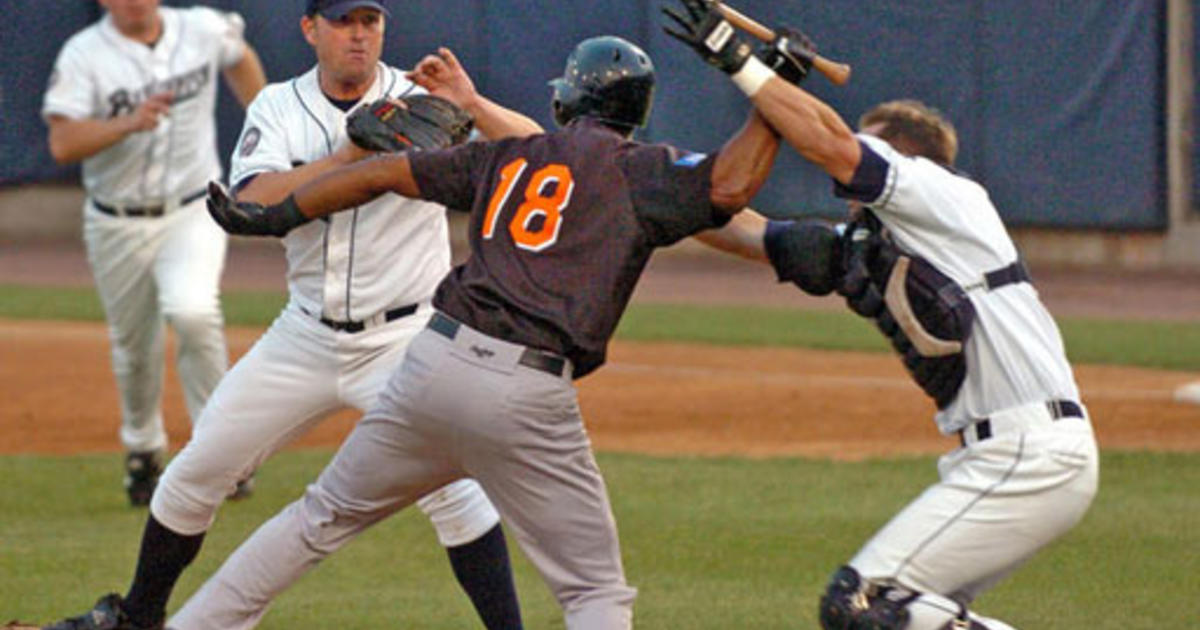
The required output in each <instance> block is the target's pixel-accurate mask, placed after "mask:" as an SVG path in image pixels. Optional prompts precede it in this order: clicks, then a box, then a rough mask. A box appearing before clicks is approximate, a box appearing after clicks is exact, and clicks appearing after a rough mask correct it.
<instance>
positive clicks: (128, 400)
mask: <svg viewBox="0 0 1200 630" xmlns="http://www.w3.org/2000/svg"><path fill="white" fill-rule="evenodd" d="M158 12H159V19H160V23H161V26H162V32H161V35H160V36H159V39H158V40H157V41H155V42H154V43H153V44H151V45H148V44H145V43H142V42H139V41H135V40H133V39H131V38H129V37H126V36H125V35H123V34H122V33H121V32H120V31H119V30H118V29H117V27H116V25H115V24H114V21H113V19H112V17H111V16H110V15H108V14H106V15H105V16H104V17H103V18H102V19H101V20H99V21H98V22H96V23H95V24H93V25H91V26H89V27H87V28H85V29H83V30H82V31H80V32H79V33H77V34H75V35H74V36H72V37H71V38H70V39H69V40H68V41H67V42H66V44H65V45H64V46H63V48H62V51H61V52H60V53H59V55H58V59H57V61H56V62H55V65H54V72H53V75H52V76H51V79H50V82H49V87H48V89H47V91H46V95H45V101H44V104H43V107H42V114H43V116H44V117H46V118H48V119H49V118H52V117H53V118H57V117H63V118H66V119H70V120H77V121H78V120H109V119H112V118H115V117H118V116H125V115H128V114H130V113H132V112H133V111H134V110H135V109H136V108H137V107H138V106H139V105H140V104H142V103H143V102H144V101H145V99H146V98H147V97H149V96H151V95H155V94H159V93H163V92H170V93H172V94H173V100H172V103H171V105H170V109H169V111H168V113H167V114H166V115H164V116H162V117H161V118H160V119H159V122H158V124H157V125H156V126H155V127H154V128H153V129H150V130H146V131H138V132H134V133H131V134H129V135H128V136H126V137H124V138H123V139H121V140H120V141H118V142H117V143H116V144H113V145H111V146H109V147H107V148H105V149H103V150H101V151H99V152H98V153H96V154H94V155H92V156H90V157H88V158H86V159H84V160H83V185H84V188H85V189H86V190H87V193H88V201H87V202H86V203H85V205H84V207H83V218H84V227H83V238H84V243H85V245H86V246H87V254H88V262H89V263H90V265H91V268H92V272H93V275H94V277H95V280H96V289H97V292H98V293H99V296H100V301H101V303H102V304H103V306H104V309H105V315H106V317H107V321H108V325H109V336H110V339H111V345H112V363H113V371H114V373H115V374H116V377H117V384H118V388H119V390H120V394H121V412H122V427H121V441H122V443H123V444H124V446H125V448H126V449H127V450H128V451H129V452H130V453H138V454H150V453H159V454H161V453H162V452H164V451H165V450H166V448H167V435H166V432H165V431H164V430H163V419H162V412H161V409H160V403H161V398H162V380H163V360H164V356H165V353H164V341H163V338H164V334H163V322H164V321H165V322H167V323H170V324H171V326H172V328H174V330H175V332H176V338H177V342H178V345H177V352H176V359H177V363H178V367H179V370H178V372H179V376H180V381H181V382H182V384H183V389H184V394H185V398H186V401H187V407H188V411H189V414H190V416H191V417H192V419H195V418H197V417H198V416H199V414H200V409H201V408H202V407H203V406H204V403H205V401H206V400H207V398H208V396H209V394H210V393H211V392H212V390H213V388H214V387H216V384H217V381H219V380H220V378H221V375H222V374H224V372H225V367H226V363H227V360H228V359H227V353H226V349H225V337H224V321H223V319H222V316H221V310H220V303H219V299H218V292H219V287H220V278H221V271H222V267H223V265H224V262H225V248H226V236H225V233H224V232H222V231H221V229H220V228H219V227H217V225H216V224H215V223H214V222H213V221H212V220H211V219H210V218H209V217H208V214H207V212H206V210H205V208H204V195H203V192H204V188H205V185H206V184H207V182H208V181H209V180H210V179H214V178H218V177H220V173H221V167H220V161H219V160H218V156H217V142H216V123H215V110H216V94H217V83H218V77H219V76H220V73H221V71H222V70H223V69H226V68H228V67H230V66H232V65H234V64H236V63H238V62H239V61H241V60H242V58H243V56H244V55H245V54H246V50H247V45H246V42H245V40H244V39H243V38H242V31H243V21H242V18H241V17H240V16H239V15H237V14H236V13H225V12H220V11H216V10H213V9H209V8H201V7H198V8H191V9H176V8H170V7H161V8H159V9H158ZM131 470H132V468H131ZM127 481H128V480H127ZM131 499H133V495H132V494H131Z"/></svg>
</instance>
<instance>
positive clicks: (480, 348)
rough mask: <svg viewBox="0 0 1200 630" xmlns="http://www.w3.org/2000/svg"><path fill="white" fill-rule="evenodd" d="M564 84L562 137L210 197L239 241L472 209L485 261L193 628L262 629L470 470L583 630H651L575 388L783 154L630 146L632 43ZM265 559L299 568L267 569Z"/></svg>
mask: <svg viewBox="0 0 1200 630" xmlns="http://www.w3.org/2000/svg"><path fill="white" fill-rule="evenodd" d="M553 85H554V94H555V96H554V108H555V115H556V116H555V117H556V120H557V122H558V123H559V124H560V125H561V126H562V129H561V130H560V131H558V132H556V133H551V134H543V135H536V136H531V137H528V138H520V139H509V140H502V141H498V142H492V143H472V144H469V145H465V146H463V147H459V148H456V149H452V150H446V151H436V152H421V153H414V154H411V155H405V154H401V155H392V156H385V157H381V158H377V159H373V160H368V161H366V162H363V163H360V164H359V165H358V166H354V167H350V168H346V169H341V170H338V171H335V172H333V173H329V174H327V175H326V176H323V177H322V178H321V179H319V180H317V181H316V182H314V183H313V184H312V185H308V186H305V187H303V188H301V189H299V190H297V191H296V192H295V194H294V195H293V196H292V197H290V198H289V199H288V200H287V201H285V202H283V203H282V204H279V205H275V206H269V207H266V208H264V207H263V206H258V205H255V204H247V203H235V202H233V201H231V200H229V199H228V198H227V197H225V196H224V195H223V194H222V193H221V191H220V190H214V191H212V192H213V195H212V198H211V199H210V205H211V212H213V214H214V215H215V216H217V217H218V221H219V222H222V223H223V224H225V225H226V226H227V229H232V230H233V231H235V232H239V233H256V232H261V231H262V230H263V229H269V230H272V231H279V230H286V229H287V228H288V226H289V225H294V224H297V223H298V222H303V221H306V220H307V219H308V218H315V217H319V216H324V215H326V214H329V213H331V212H334V211H336V210H338V209H341V208H346V207H350V206H352V205H356V204H359V203H362V202H364V201H366V200H368V199H371V198H373V197H375V196H377V195H379V194H382V193H384V192H396V193H399V194H402V195H405V196H409V197H420V198H424V199H429V200H433V201H437V202H438V203H441V204H444V205H445V206H447V207H449V208H451V209H457V210H462V211H470V213H471V218H470V224H469V231H470V232H469V240H470V245H471V257H470V258H469V259H468V260H467V261H466V262H465V263H464V264H463V265H461V266H459V267H457V268H455V269H454V270H453V271H451V273H450V274H449V275H448V276H447V277H446V279H445V280H443V281H442V283H441V285H440V286H439V287H438V290H437V294H436V296H435V297H434V306H435V307H436V309H437V312H436V313H435V314H434V315H433V318H432V319H431V320H430V323H429V326H428V328H426V330H425V331H424V332H423V333H421V334H419V335H417V337H416V338H415V339H414V340H413V342H412V344H411V345H410V346H409V350H408V354H407V355H406V357H405V360H404V362H403V364H402V365H401V366H400V368H399V369H398V370H397V372H396V373H395V374H394V375H393V377H392V378H391V380H390V382H389V383H388V385H387V387H386V388H385V389H384V391H383V393H382V394H381V396H380V399H379V402H378V403H377V404H376V406H375V408H374V409H373V410H372V411H370V412H368V413H367V415H366V416H365V417H364V419H363V420H362V421H361V422H360V423H359V425H358V426H357V427H356V428H355V430H354V431H353V433H352V434H351V435H350V437H349V438H347V441H346V443H345V444H344V445H343V446H342V448H341V450H340V451H339V452H338V454H337V456H336V457H335V458H334V460H333V462H332V463H331V464H330V465H329V466H328V467H327V468H326V470H325V471H324V472H323V473H322V474H321V476H320V478H319V479H318V480H317V482H316V483H315V484H314V485H312V486H311V487H310V488H309V489H308V491H307V493H306V494H305V496H304V497H303V498H301V499H300V500H298V501H296V502H295V503H293V504H291V505H290V506H288V507H287V508H286V509H284V511H283V512H281V513H280V514H279V515H277V516H276V517H275V518H274V519H272V520H271V521H269V522H268V523H266V524H265V525H264V526H263V527H262V528H260V529H259V530H258V531H257V532H256V533H255V534H254V535H253V536H252V537H251V538H250V539H249V540H248V541H247V542H246V543H244V544H243V545H242V547H241V548H239V549H238V550H237V551H236V552H235V553H234V554H233V556H231V557H230V559H229V560H228V561H227V562H226V566H225V567H222V568H221V569H220V570H219V571H218V573H217V574H215V575H214V576H213V578H212V579H210V580H209V581H208V583H206V584H205V585H204V586H203V587H202V588H201V589H200V590H199V591H198V592H197V594H196V595H195V596H194V597H193V598H192V600H191V601H189V602H188V603H187V604H185V606H184V608H183V609H182V610H181V611H180V612H179V614H178V615H177V616H176V617H175V618H174V619H173V620H172V626H173V627H175V628H177V630H192V629H194V628H216V627H220V628H245V627H249V626H250V625H252V624H253V622H254V621H256V620H257V619H258V617H259V616H260V615H261V614H262V611H263V609H264V608H265V606H266V604H267V603H268V602H270V601H271V599H272V598H273V597H274V596H275V595H276V594H278V593H279V592H280V591H282V590H283V589H284V588H285V587H286V586H287V585H288V584H289V583H290V582H291V581H293V580H294V579H296V578H297V577H299V576H300V575H301V574H302V573H303V572H304V570H305V569H307V568H308V567H310V566H312V565H313V564H315V563H316V562H317V561H318V560H320V559H321V558H323V557H324V556H326V555H327V554H329V553H331V552H333V551H334V550H335V549H337V548H338V547H340V546H341V545H342V544H344V543H346V542H347V541H348V540H350V539H351V538H353V537H354V536H355V535H357V534H358V533H360V532H361V531H362V530H364V529H365V528H367V527H368V526H370V525H371V524H373V523H375V522H378V521H379V520H382V519H383V518H385V517H387V516H389V515H391V514H393V513H395V512H396V511H398V510H400V509H402V508H404V507H406V506H408V505H409V504H411V503H412V502H413V501H414V500H416V499H417V498H418V497H420V496H422V495H423V494H425V493H427V492H429V491H430V490H433V489H434V488H437V487H440V486H442V485H445V484H446V483H448V482H450V481H453V480H455V479H459V478H462V477H466V476H470V477H473V478H474V479H476V480H478V481H479V483H480V484H482V485H483V487H484V489H485V491H486V492H487V494H488V496H489V497H490V498H491V499H492V501H493V503H495V505H496V507H497V509H498V510H499V512H500V514H501V517H502V518H503V519H504V521H505V522H506V526H507V527H508V528H509V529H510V530H511V531H512V532H514V533H515V535H516V538H517V540H518V542H519V543H520V545H521V547H522V549H523V550H524V551H525V553H526V555H527V556H528V557H529V559H530V560H531V561H532V562H533V564H534V565H535V566H536V567H537V569H538V570H539V571H540V572H541V574H542V577H543V578H544V579H545V580H546V583H547V584H548V585H549V586H550V588H551V590H552V591H553V592H554V595H555V597H556V598H557V599H558V601H559V603H560V604H561V606H562V608H563V611H564V615H565V618H566V626H567V627H568V628H571V629H580V628H587V629H601V628H603V629H611V628H628V627H630V626H631V624H632V605H633V600H634V596H635V590H634V589H633V588H631V587H630V586H628V585H627V584H626V582H625V575H624V570H623V568H622V566H621V558H620V551H619V547H618V542H617V531H616V525H615V523H614V521H613V515H612V511H611V509H610V507H609V502H608V497H607V491H606V490H605V485H604V480H603V478H602V477H601V475H600V472H599V470H598V469H597V467H596V462H595V459H594V457H593V455H592V450H591V444H590V442H589V439H588V436H587V432H586V430H585V429H584V426H583V421H582V417H581V415H580V411H579V405H578V401H577V397H576V391H575V387H574V385H573V384H572V380H573V379H576V378H580V377H582V376H585V375H587V374H589V373H590V372H592V371H593V370H595V369H596V368H598V367H600V365H601V364H603V363H604V359H605V350H606V346H607V343H608V340H609V338H610V337H611V335H612V333H613V329H614V328H615V326H616V324H617V321H618V319H619V318H620V316H621V313H622V312H623V311H624V309H625V306H626V304H627V302H628V300H629V297H630V294H631V293H632V291H633V288H634V284H635V283H636V282H637V279H638V277H639V276H640V275H641V271H642V269H643V267H644V265H645V264H646V262H647V260H648V259H649V257H650V254H651V252H653V250H654V249H655V248H656V247H660V246H664V245H669V244H671V243H674V242H675V241H678V240H679V239H681V238H684V237H686V236H689V235H691V234H694V233H696V232H698V231H700V230H703V229H707V228H711V227H715V226H719V225H721V224H723V223H724V222H726V221H727V220H728V218H729V216H730V215H731V214H733V213H735V212H737V211H738V210H740V209H741V208H743V207H744V206H745V205H746V203H747V202H748V201H749V200H750V198H751V197H752V196H753V195H754V193H755V192H756V191H757V190H758V188H759V186H760V185H761V184H762V183H763V181H764V180H765V178H766V175H767V172H768V171H769V168H770V165H771V163H772V161H773V159H774V156H775V153H776V150H777V148H778V140H777V138H776V136H775V134H774V133H773V132H772V131H771V130H770V129H768V128H767V127H766V126H765V125H764V124H763V122H762V120H761V119H759V118H758V117H757V114H751V117H750V120H749V121H748V122H747V124H746V125H745V126H744V127H743V128H742V129H741V130H740V131H739V132H738V133H737V134H736V135H735V136H734V137H733V138H731V139H730V140H729V141H728V142H727V143H726V144H725V146H724V147H723V148H722V149H721V150H720V151H719V152H718V153H717V154H715V155H708V156H706V155H701V154H696V153H688V152H686V151H680V150H678V149H675V148H674V147H671V146H668V145H648V144H642V143H639V142H635V141H632V140H630V139H629V136H630V135H631V133H632V132H633V130H634V129H635V128H636V127H638V126H640V125H642V124H644V122H645V120H646V117H647V115H648V113H649V109H650V103H651V99H652V93H653V86H654V71H653V66H652V65H651V62H650V59H649V58H648V57H647V55H646V54H645V53H644V52H643V51H642V50H640V49H639V48H637V47H636V46H634V45H633V44H630V43H629V42H627V41H624V40H622V39H619V38H616V37H601V38H595V39H590V40H586V41H584V42H582V43H580V44H579V46H578V47H577V48H576V49H575V51H574V52H573V53H572V54H571V56H570V58H569V59H568V62H567V67H566V71H565V72H564V75H563V77H562V78H561V79H558V80H556V81H554V82H553ZM264 557H272V558H275V559H278V558H288V559H291V560H292V562H293V566H294V571H292V572H291V573H290V574H288V575H284V576H281V577H280V576H260V575H257V574H256V573H255V572H254V571H253V567H254V566H256V565H257V564H258V559H260V558H264ZM235 565H236V566H237V567H239V568H238V570H236V571H234V570H230V567H231V566H235ZM268 577H271V578H273V580H272V579H266V578H268ZM221 592H236V593H238V594H239V595H240V597H238V598H221V597H218V596H217V595H218V594H219V593H221ZM235 599H236V601H238V602H241V603H239V604H230V602H232V601H234V600H235ZM216 601H224V602H225V603H226V608H225V609H223V610H221V609H216V608H214V607H213V605H212V604H213V603H214V602H216Z"/></svg>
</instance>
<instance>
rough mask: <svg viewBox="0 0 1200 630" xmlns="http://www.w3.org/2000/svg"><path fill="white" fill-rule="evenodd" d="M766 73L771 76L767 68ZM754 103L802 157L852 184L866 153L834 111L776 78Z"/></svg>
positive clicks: (771, 78)
mask: <svg viewBox="0 0 1200 630" xmlns="http://www.w3.org/2000/svg"><path fill="white" fill-rule="evenodd" d="M763 69H764V70H766V71H767V72H770V70H768V69H766V66H763ZM772 74H773V73H772ZM750 100H751V101H752V102H753V103H754V107H755V108H757V109H758V111H759V112H761V113H762V115H763V118H765V119H766V120H767V122H768V123H770V125H771V126H772V127H773V128H775V129H776V130H777V131H778V132H779V133H780V135H782V136H783V139H784V141H785V142H787V143H788V144H789V145H791V146H792V148H793V149H795V150H796V151H798V152H799V153H800V155H801V156H803V157H804V158H805V159H806V160H808V161H810V162H812V163H813V164H816V165H817V166H819V167H821V169H823V170H824V171H825V172H826V173H829V175H830V176H831V177H833V178H834V179H836V180H838V181H839V182H841V183H843V184H849V183H850V179H851V178H852V177H853V176H854V171H855V169H856V168H858V162H859V160H860V159H862V149H861V147H860V146H859V144H858V140H857V139H856V138H855V137H854V132H853V131H851V129H850V127H849V126H847V125H846V122H845V121H844V120H842V117H841V116H839V115H838V113H837V112H836V111H834V110H833V108H832V107H830V106H829V105H828V104H826V103H825V102H824V101H822V100H821V99H819V98H817V97H815V96H813V95H812V94H809V93H808V92H806V91H804V90H803V89H801V88H799V87H796V86H795V85H792V84H791V83H788V82H787V81H784V80H782V79H780V78H779V77H776V76H772V77H770V78H769V79H768V80H767V81H766V82H765V83H763V84H762V87H761V88H760V89H759V90H758V91H757V92H755V93H754V94H753V95H751V97H750Z"/></svg>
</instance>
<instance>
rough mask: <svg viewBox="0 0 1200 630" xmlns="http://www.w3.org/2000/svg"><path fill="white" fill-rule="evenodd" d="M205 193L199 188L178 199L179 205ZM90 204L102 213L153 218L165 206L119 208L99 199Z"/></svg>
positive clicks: (163, 211)
mask: <svg viewBox="0 0 1200 630" xmlns="http://www.w3.org/2000/svg"><path fill="white" fill-rule="evenodd" d="M205 194H207V193H206V192H205V190H204V189H203V188H201V189H200V190H197V191H196V192H194V193H192V194H190V195H188V196H186V197H184V198H183V199H180V200H179V205H180V206H186V205H188V204H189V203H192V202H193V201H195V200H197V199H199V198H201V197H203V196H204V195H205ZM92 205H93V206H96V209H97V210H99V211H100V212H103V213H104V214H107V215H111V216H114V217H151V218H154V217H161V216H162V215H163V214H164V213H165V212H166V206H164V205H162V204H159V205H157V206H123V207H121V208H116V207H113V206H110V205H108V204H104V203H100V202H99V201H96V200H95V199H93V200H92Z"/></svg>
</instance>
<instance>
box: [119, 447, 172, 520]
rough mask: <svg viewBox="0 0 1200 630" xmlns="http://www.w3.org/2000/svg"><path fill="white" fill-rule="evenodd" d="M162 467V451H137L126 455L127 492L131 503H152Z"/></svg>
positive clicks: (136, 504) (144, 504)
mask: <svg viewBox="0 0 1200 630" xmlns="http://www.w3.org/2000/svg"><path fill="white" fill-rule="evenodd" d="M162 469H163V453H162V451H135V452H130V453H129V454H127V455H126V456H125V492H127V493H129V504H130V505H132V506H134V507H142V506H147V505H150V497H151V496H152V495H153V494H154V487H155V486H157V485H158V476H159V475H160V474H162Z"/></svg>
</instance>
